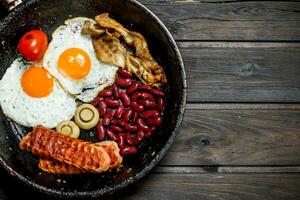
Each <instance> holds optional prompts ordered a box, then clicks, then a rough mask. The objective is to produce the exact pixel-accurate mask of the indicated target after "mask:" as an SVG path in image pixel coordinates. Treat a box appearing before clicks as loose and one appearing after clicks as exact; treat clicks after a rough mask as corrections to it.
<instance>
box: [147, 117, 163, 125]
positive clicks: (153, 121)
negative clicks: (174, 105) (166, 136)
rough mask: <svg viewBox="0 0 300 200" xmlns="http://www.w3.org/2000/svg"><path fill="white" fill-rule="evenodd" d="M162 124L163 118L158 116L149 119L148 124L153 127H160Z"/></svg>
mask: <svg viewBox="0 0 300 200" xmlns="http://www.w3.org/2000/svg"><path fill="white" fill-rule="evenodd" d="M161 122H162V117H161V116H158V117H152V118H149V119H147V123H148V124H149V125H151V126H159V125H160V124H161Z"/></svg>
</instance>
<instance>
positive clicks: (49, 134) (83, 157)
mask: <svg viewBox="0 0 300 200" xmlns="http://www.w3.org/2000/svg"><path fill="white" fill-rule="evenodd" d="M19 146H20V149H21V150H27V151H30V152H32V153H33V154H35V155H38V156H39V157H41V158H44V159H49V160H55V161H58V162H61V163H66V164H68V165H72V166H75V167H77V168H79V169H83V170H86V171H89V172H96V173H100V172H104V171H107V170H108V169H109V167H110V163H111V159H110V156H109V155H108V153H107V152H106V151H105V149H104V148H103V147H100V146H97V145H95V144H93V143H90V142H84V141H82V140H79V139H74V138H71V137H67V136H64V135H62V134H59V133H57V132H55V131H53V130H49V129H47V128H45V127H43V126H37V127H35V128H34V129H33V130H32V132H30V133H28V134H27V135H26V136H24V137H23V138H22V140H21V142H20V144H19Z"/></svg>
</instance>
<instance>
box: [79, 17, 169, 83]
mask: <svg viewBox="0 0 300 200" xmlns="http://www.w3.org/2000/svg"><path fill="white" fill-rule="evenodd" d="M95 20H96V22H97V23H94V24H93V23H91V22H88V21H86V22H85V24H84V27H83V30H82V34H90V35H91V36H93V47H94V50H95V54H96V56H97V58H98V59H99V60H100V61H102V62H104V63H109V64H112V65H115V66H118V67H123V68H126V69H127V70H128V71H130V72H133V73H134V74H136V75H137V76H138V77H139V79H140V80H141V81H142V82H143V83H144V84H147V85H152V86H156V87H160V86H162V85H163V84H165V83H167V79H166V75H165V73H164V70H163V68H162V67H161V66H159V65H158V63H157V61H156V60H155V59H154V58H153V57H152V55H151V53H150V51H149V49H148V44H147V42H146V40H145V38H144V37H143V36H142V35H141V34H140V33H138V32H134V31H129V30H127V29H126V28H124V27H123V26H122V25H121V24H120V23H118V22H117V21H115V20H114V19H112V18H110V17H109V14H108V13H102V14H100V15H98V16H96V17H95ZM120 37H122V38H123V39H124V41H125V43H126V44H127V45H128V46H130V47H133V48H134V49H135V51H134V54H133V53H132V52H130V51H129V50H127V49H126V48H125V47H124V46H123V44H121V42H120Z"/></svg>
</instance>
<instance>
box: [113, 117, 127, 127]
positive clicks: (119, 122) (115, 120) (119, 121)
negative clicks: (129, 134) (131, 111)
mask: <svg viewBox="0 0 300 200" xmlns="http://www.w3.org/2000/svg"><path fill="white" fill-rule="evenodd" d="M110 123H111V124H114V125H118V126H122V127H124V126H125V124H126V122H124V121H123V120H120V119H113V120H111V122H110Z"/></svg>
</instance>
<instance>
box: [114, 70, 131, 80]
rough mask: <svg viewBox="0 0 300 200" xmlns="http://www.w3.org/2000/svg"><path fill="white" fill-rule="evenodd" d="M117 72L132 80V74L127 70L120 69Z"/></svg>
mask: <svg viewBox="0 0 300 200" xmlns="http://www.w3.org/2000/svg"><path fill="white" fill-rule="evenodd" d="M117 72H118V74H119V75H121V76H123V77H125V78H131V77H132V73H131V72H129V71H127V70H125V69H122V68H119V69H118V71H117Z"/></svg>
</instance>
